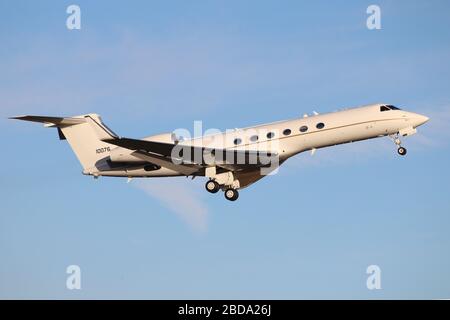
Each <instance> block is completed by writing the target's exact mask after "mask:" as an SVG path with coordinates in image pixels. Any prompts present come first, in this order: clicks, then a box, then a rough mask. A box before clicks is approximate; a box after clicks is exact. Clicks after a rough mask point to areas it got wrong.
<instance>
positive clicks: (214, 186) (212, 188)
mask: <svg viewBox="0 0 450 320" xmlns="http://www.w3.org/2000/svg"><path fill="white" fill-rule="evenodd" d="M205 188H206V191H208V192H211V193H217V191H219V190H220V185H219V184H218V183H217V182H216V181H214V180H209V181H208V182H206V184H205Z"/></svg>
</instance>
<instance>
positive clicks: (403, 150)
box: [397, 147, 407, 156]
mask: <svg viewBox="0 0 450 320" xmlns="http://www.w3.org/2000/svg"><path fill="white" fill-rule="evenodd" d="M397 152H398V154H399V155H401V156H404V155H406V152H407V151H406V148H403V147H400V148H398V149H397Z"/></svg>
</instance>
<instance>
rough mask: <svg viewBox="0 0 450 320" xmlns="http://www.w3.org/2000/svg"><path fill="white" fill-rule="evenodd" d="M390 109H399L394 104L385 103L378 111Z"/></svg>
mask: <svg viewBox="0 0 450 320" xmlns="http://www.w3.org/2000/svg"><path fill="white" fill-rule="evenodd" d="M390 110H401V109H400V108H397V107H396V106H393V105H386V106H381V107H380V111H381V112H383V111H390Z"/></svg>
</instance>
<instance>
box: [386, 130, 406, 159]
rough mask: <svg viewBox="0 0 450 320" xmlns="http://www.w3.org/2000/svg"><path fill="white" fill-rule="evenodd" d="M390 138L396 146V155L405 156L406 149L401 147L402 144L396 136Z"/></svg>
mask: <svg viewBox="0 0 450 320" xmlns="http://www.w3.org/2000/svg"><path fill="white" fill-rule="evenodd" d="M390 137H391V139H392V141H394V143H395V144H396V145H397V146H398V149H397V153H398V154H399V155H401V156H404V155H406V152H407V150H406V148H404V147H402V142H401V141H400V138H399V136H398V134H396V135H392V136H390Z"/></svg>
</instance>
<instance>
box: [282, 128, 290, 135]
mask: <svg viewBox="0 0 450 320" xmlns="http://www.w3.org/2000/svg"><path fill="white" fill-rule="evenodd" d="M291 132H292V131H291V129H284V131H283V134H284V135H285V136H288V135H290V134H291Z"/></svg>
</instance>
